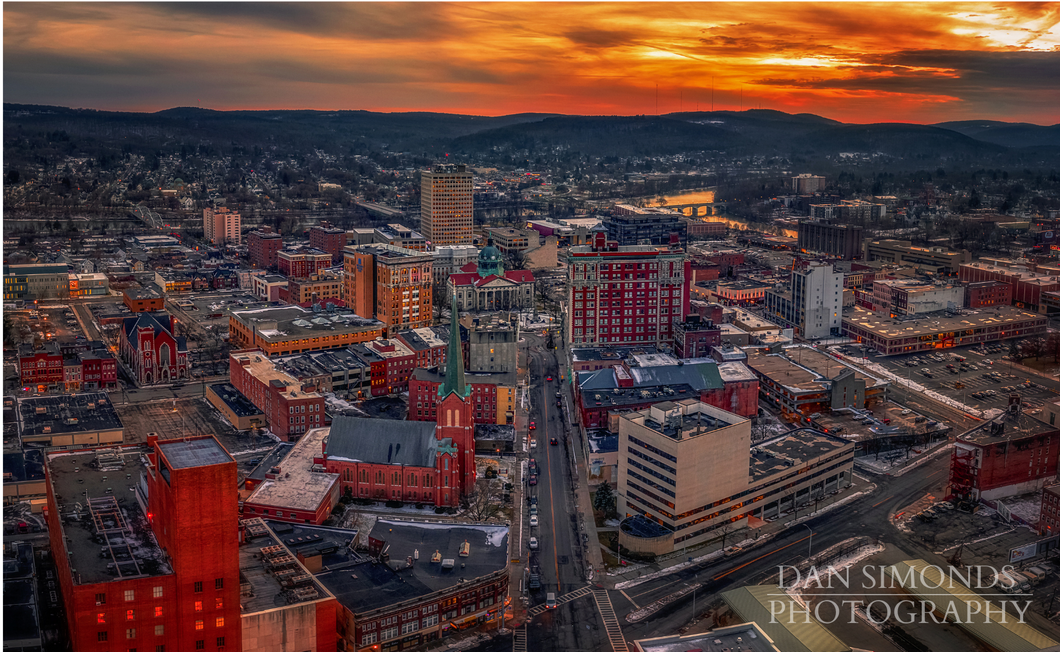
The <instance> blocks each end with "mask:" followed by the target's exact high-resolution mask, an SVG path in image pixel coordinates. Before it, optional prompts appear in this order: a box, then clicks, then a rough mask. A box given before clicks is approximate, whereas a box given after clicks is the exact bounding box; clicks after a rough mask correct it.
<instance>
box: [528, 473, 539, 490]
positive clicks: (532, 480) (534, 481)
mask: <svg viewBox="0 0 1060 652" xmlns="http://www.w3.org/2000/svg"><path fill="white" fill-rule="evenodd" d="M527 484H529V485H530V486H531V487H535V486H537V476H536V475H532V476H530V481H529V482H528V483H527Z"/></svg>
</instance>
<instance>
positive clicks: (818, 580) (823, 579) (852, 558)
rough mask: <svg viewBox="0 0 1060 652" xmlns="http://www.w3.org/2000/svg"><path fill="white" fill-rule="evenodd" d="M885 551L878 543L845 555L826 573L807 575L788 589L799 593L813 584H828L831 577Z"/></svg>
mask: <svg viewBox="0 0 1060 652" xmlns="http://www.w3.org/2000/svg"><path fill="white" fill-rule="evenodd" d="M883 550H884V546H883V545H882V544H878V543H877V544H874V545H871V546H867V547H865V548H863V549H861V550H859V551H857V552H854V553H851V554H849V555H844V556H842V557H840V558H839V559H838V560H836V562H835V563H834V564H829V565H828V566H827V567H826V568H825V569H824V571H822V572H818V574H817V575H816V576H814V575H811V574H807V575H805V576H803V578H802V579H801V580H799V581H798V582H795V583H794V584H792V585H790V586H787V587H786V588H787V589H788V591H789V592H792V591H796V592H797V591H798V590H799V589H804V588H807V587H808V586H810V585H811V584H827V583H828V578H829V577H830V576H831V575H838V574H839V572H840V571H842V570H843V569H846V568H850V567H851V566H853V565H854V564H856V563H858V562H859V561H862V560H863V559H868V558H869V557H871V556H873V555H875V554H876V553H879V552H883Z"/></svg>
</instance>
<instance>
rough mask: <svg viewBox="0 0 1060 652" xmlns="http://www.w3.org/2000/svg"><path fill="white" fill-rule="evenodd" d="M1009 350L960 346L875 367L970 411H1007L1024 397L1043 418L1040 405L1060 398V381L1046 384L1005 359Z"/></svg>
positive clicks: (1027, 406) (1005, 347)
mask: <svg viewBox="0 0 1060 652" xmlns="http://www.w3.org/2000/svg"><path fill="white" fill-rule="evenodd" d="M1007 354H1008V345H1007V344H1004V343H1001V344H995V345H993V346H989V345H988V346H987V348H986V349H985V350H984V349H981V348H979V347H962V348H959V349H946V350H945V351H934V352H924V353H914V354H909V355H903V356H894V357H889V358H878V359H876V360H874V362H876V364H880V365H883V366H884V367H886V368H887V369H888V370H889V371H891V372H892V373H894V374H895V375H897V376H901V377H902V378H908V379H909V380H911V381H914V382H916V383H919V384H921V385H923V386H924V387H927V388H928V389H931V390H935V391H937V392H940V393H942V394H945V395H947V396H951V397H953V398H954V399H956V400H959V401H960V402H962V403H964V404H966V405H970V406H972V407H975V408H978V409H981V410H986V409H990V408H1004V407H1005V406H1006V405H1008V396H1009V394H1011V393H1015V394H1018V395H1020V396H1021V397H1022V402H1023V405H1024V406H1025V409H1026V410H1027V411H1028V413H1029V414H1032V415H1037V414H1040V412H1041V409H1042V406H1043V405H1045V404H1046V403H1049V402H1051V401H1054V400H1056V399H1057V398H1060V381H1058V380H1057V379H1053V378H1050V379H1045V378H1042V377H1041V376H1039V375H1037V374H1033V373H1028V372H1026V371H1024V370H1023V369H1022V368H1021V367H1019V366H1014V365H1011V364H1010V363H1009V361H1008V360H1004V359H1003V358H1004V356H1006V355H1007Z"/></svg>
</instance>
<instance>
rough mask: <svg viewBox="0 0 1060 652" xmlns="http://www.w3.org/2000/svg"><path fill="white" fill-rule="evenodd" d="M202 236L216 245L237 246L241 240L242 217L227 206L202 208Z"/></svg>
mask: <svg viewBox="0 0 1060 652" xmlns="http://www.w3.org/2000/svg"><path fill="white" fill-rule="evenodd" d="M202 230H203V237H205V238H206V240H207V241H209V242H212V243H213V244H216V245H232V246H237V247H238V246H239V244H240V243H241V242H242V233H243V218H242V216H240V214H239V213H236V212H235V211H230V210H228V209H227V208H204V209H202Z"/></svg>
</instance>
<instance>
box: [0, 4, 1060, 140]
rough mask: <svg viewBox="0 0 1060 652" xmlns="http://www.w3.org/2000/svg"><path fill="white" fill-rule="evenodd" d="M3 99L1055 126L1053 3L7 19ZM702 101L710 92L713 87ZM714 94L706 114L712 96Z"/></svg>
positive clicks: (42, 9) (162, 8) (6, 8)
mask: <svg viewBox="0 0 1060 652" xmlns="http://www.w3.org/2000/svg"><path fill="white" fill-rule="evenodd" d="M3 12H4V87H3V90H4V101H5V102H19V103H31V104H56V105H62V106H71V107H85V108H96V109H107V110H131V111H157V110H161V109H166V108H171V107H175V106H202V107H204V108H213V109H225V110H227V109H272V108H275V109H325V110H333V109H365V110H371V111H443V112H454V113H471V114H480V115H501V114H508V113H521V112H555V113H568V114H626V115H628V114H642V113H647V114H653V113H655V112H656V87H658V112H659V113H669V112H675V111H679V110H682V109H683V110H685V111H691V110H696V109H697V108H698V109H699V110H703V111H705V110H709V109H710V108H711V102H712V101H713V107H714V108H715V109H718V110H722V109H727V110H737V109H739V108H740V107H741V94H742V106H743V108H758V107H761V108H769V109H777V110H781V111H787V112H793V113H798V112H810V113H816V114H819V115H823V116H826V117H830V118H834V119H837V120H842V121H844V122H883V121H902V122H922V123H932V122H941V121H945V120H962V119H996V120H1007V121H1026V122H1035V123H1038V124H1053V123H1057V122H1060V108H1058V107H1060V4H1057V3H989V4H988V3H970V4H963V3H949V2H939V3H917V4H906V3H878V4H877V3H856V2H849V3H847V2H844V3H813V4H810V3H798V2H774V3H654V2H651V3H644V2H628V3H599V4H582V3H577V4H576V3H551V2H550V3H473V4H472V3H414V4H408V3H349V4H347V3H321V4H316V3H312V4H310V3H295V4H286V3H210V2H202V3H200V2H196V3H172V4H170V3H167V4H138V3H121V4H109V3H96V2H86V3H21V2H6V3H4V5H3ZM712 85H713V92H712V90H711V87H712ZM712 95H713V100H712Z"/></svg>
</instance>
